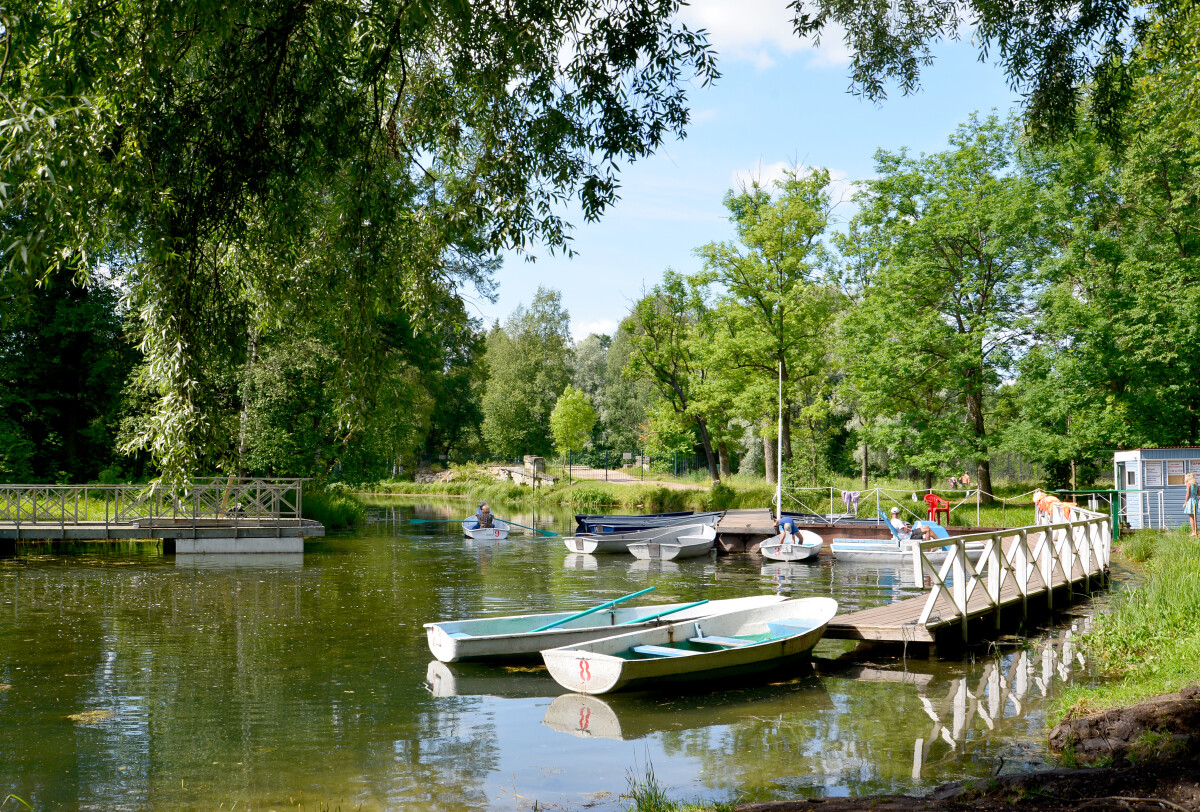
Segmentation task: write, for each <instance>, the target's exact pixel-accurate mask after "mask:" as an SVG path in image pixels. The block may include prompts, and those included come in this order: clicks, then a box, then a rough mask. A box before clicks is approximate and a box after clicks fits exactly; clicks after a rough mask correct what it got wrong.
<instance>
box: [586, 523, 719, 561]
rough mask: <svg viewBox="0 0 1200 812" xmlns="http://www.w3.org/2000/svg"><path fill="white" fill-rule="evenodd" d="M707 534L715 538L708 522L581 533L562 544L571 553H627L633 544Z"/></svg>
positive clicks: (673, 541) (676, 539)
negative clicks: (617, 531)
mask: <svg viewBox="0 0 1200 812" xmlns="http://www.w3.org/2000/svg"><path fill="white" fill-rule="evenodd" d="M709 533H711V534H712V537H713V538H716V528H714V527H713V524H712V523H710V522H707V521H705V522H692V523H691V524H675V525H671V526H670V527H652V528H649V529H647V530H634V531H632V532H629V533H581V534H579V535H576V536H569V537H567V538H565V539H563V544H565V545H566V546H567V550H568V551H570V552H572V553H590V554H593V555H595V554H596V553H628V552H629V545H630V544H631V543H635V542H642V541H647V542H657V543H659V544H678V543H679V540H680V539H681V538H683V537H684V536H705V535H708V534H709Z"/></svg>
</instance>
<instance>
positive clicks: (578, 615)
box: [533, 587, 654, 632]
mask: <svg viewBox="0 0 1200 812" xmlns="http://www.w3.org/2000/svg"><path fill="white" fill-rule="evenodd" d="M652 591H654V587H649V588H647V589H643V590H642V591H641V592H632V593H630V594H628V595H625V596H624V597H621V598H614V599H613V600H611V601H605V602H604V603H602V604H600V605H599V606H593V607H592V608H591V609H584V610H583V611H582V612H576V613H575V614H573V615H571V616H570V617H564V618H563V619H562V620H556V621H554V622H553V623H547V624H546V625H545V626H539V627H538V628H536V629H534V630H533V631H535V632H544V631H546V630H547V629H553V628H554V627H555V626H561V625H563V624H564V623H570V622H571V621H572V620H575V619H576V618H581V617H584V616H585V615H590V614H592V613H593V612H601V611H603V610H605V609H608V608H609V607H612V606H616V605H617V604H618V603H620V602H621V601H627V600H629V599H630V598H636V597H637V596H638V595H645V594H646V593H647V592H652Z"/></svg>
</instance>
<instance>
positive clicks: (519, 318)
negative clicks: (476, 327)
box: [483, 287, 571, 457]
mask: <svg viewBox="0 0 1200 812" xmlns="http://www.w3.org/2000/svg"><path fill="white" fill-rule="evenodd" d="M569 326H570V316H569V315H568V314H567V312H566V311H565V310H563V307H562V294H560V293H559V292H558V291H556V290H551V289H547V288H543V287H539V288H538V289H537V293H535V294H534V297H533V302H532V303H531V304H530V306H529V307H528V308H526V307H525V306H524V305H520V306H518V307H517V309H516V310H514V311H513V313H512V315H511V316H509V318H508V321H507V322H505V324H504V326H503V327H501V326H500V325H496V326H495V327H493V328H492V331H491V332H490V333H488V338H487V364H488V382H487V389H486V391H485V392H484V395H483V438H484V441H485V442H486V443H487V446H488V449H489V450H490V451H492V452H493V453H497V454H500V455H502V456H505V457H515V456H517V455H519V454H542V455H545V454H548V453H549V452H550V450H551V448H552V445H553V441H552V439H551V436H550V412H551V411H553V409H554V403H555V401H556V400H557V399H558V394H559V393H560V392H562V391H563V388H564V387H566V385H567V384H568V383H569V382H570V380H571V338H570V334H569V332H568V328H569Z"/></svg>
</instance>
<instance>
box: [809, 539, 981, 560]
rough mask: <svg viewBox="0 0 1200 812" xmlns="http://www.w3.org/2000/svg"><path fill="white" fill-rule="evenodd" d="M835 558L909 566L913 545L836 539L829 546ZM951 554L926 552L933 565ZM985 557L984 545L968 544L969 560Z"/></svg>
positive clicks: (880, 540)
mask: <svg viewBox="0 0 1200 812" xmlns="http://www.w3.org/2000/svg"><path fill="white" fill-rule="evenodd" d="M829 548H830V549H831V550H832V551H833V557H834V558H838V559H841V560H843V561H859V562H863V563H867V564H895V565H897V566H909V565H911V564H912V560H913V559H912V556H913V553H912V551H913V544H912V543H904V544H897V543H896V542H895V541H884V540H882V539H834V540H833V543H832V544H830V545H829ZM947 555H949V553H948V552H947V551H946V550H942V549H936V550H926V551H925V557H926V558H927V559H929V562H930V563H931V564H937V563H939V562H941V561H945V560H946V556H947ZM981 555H983V545H982V544H968V545H967V558H969V559H970V560H971V561H978V560H979V557H980V556H981Z"/></svg>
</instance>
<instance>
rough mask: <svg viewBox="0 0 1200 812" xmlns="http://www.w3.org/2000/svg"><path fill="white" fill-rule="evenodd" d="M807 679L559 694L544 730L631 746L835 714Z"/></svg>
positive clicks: (817, 681) (819, 687)
mask: <svg viewBox="0 0 1200 812" xmlns="http://www.w3.org/2000/svg"><path fill="white" fill-rule="evenodd" d="M805 670H806V671H807V673H806V674H805V675H804V676H802V677H799V678H796V679H792V680H789V681H788V682H785V683H773V684H771V685H761V686H754V687H751V688H733V689H730V690H725V691H720V692H717V691H713V692H708V693H701V694H693V695H684V696H674V695H672V696H670V697H664V696H660V695H654V696H647V695H641V696H638V695H628V696H610V697H605V698H603V699H601V698H600V697H597V696H588V695H585V694H574V693H571V694H563V695H562V696H560V697H558V698H557V699H555V700H554V701H553V702H551V703H550V707H549V708H547V709H546V715H545V717H544V718H543V719H542V724H544V725H546V726H547V727H550V728H553V729H554V730H557V731H558V732H560V733H570V734H571V735H572V736H579V737H581V738H587V739H621V740H625V741H632V740H634V739H640V738H643V737H644V736H649V735H652V734H655V733H662V732H669V731H678V730H695V729H700V728H710V727H720V726H726V725H736V724H739V723H741V722H745V721H747V720H763V719H767V718H770V717H782V716H783V715H784V714H788V715H795V714H801V715H803V714H805V713H814V714H815V713H818V712H824V711H829V710H832V709H833V701H832V700H831V699H830V697H829V694H828V693H826V691H825V688H824V686H823V685H822V684H821V680H820V679H818V678H817V677H816V675H815V674H813V673H812V671H811V669H807V668H806V669H805Z"/></svg>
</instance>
